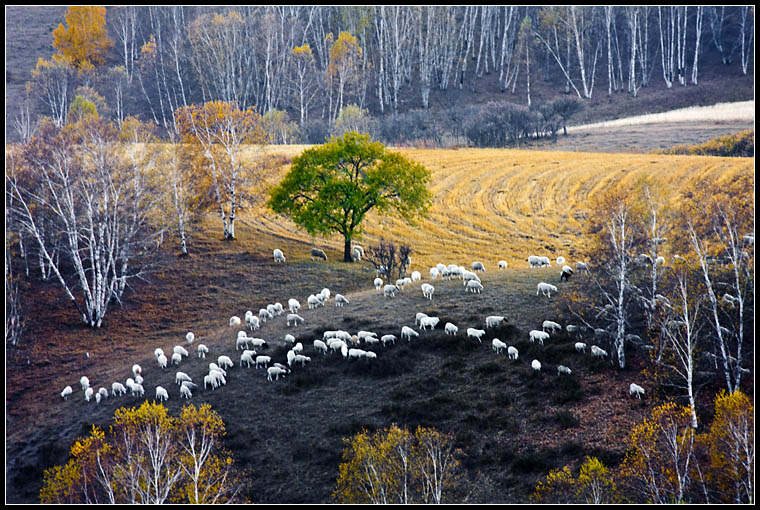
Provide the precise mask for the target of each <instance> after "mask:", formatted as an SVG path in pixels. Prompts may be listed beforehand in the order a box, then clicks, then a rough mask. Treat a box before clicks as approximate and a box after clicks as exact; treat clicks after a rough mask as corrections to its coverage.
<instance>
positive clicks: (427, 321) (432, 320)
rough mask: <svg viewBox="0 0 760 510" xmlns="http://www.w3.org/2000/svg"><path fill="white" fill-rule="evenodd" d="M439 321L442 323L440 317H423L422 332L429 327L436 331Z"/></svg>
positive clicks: (421, 320)
mask: <svg viewBox="0 0 760 510" xmlns="http://www.w3.org/2000/svg"><path fill="white" fill-rule="evenodd" d="M438 321H440V319H439V318H438V317H423V318H421V319H420V330H424V329H427V328H428V326H430V329H435V327H436V326H437V325H438Z"/></svg>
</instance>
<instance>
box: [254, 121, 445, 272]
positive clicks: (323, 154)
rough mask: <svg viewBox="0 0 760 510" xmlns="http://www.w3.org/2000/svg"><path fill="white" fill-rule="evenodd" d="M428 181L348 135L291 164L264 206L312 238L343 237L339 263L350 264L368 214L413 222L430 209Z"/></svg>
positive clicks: (422, 172) (362, 138)
mask: <svg viewBox="0 0 760 510" xmlns="http://www.w3.org/2000/svg"><path fill="white" fill-rule="evenodd" d="M430 180H431V177H430V171H429V170H427V169H426V168H425V167H424V166H422V165H421V164H419V163H416V162H414V161H410V160H408V159H406V158H405V157H403V156H402V155H401V154H398V153H395V152H390V151H387V150H386V148H385V146H383V144H381V143H380V142H373V141H372V140H371V139H370V137H369V135H367V134H359V133H357V132H355V131H349V132H348V133H346V134H344V135H343V136H342V137H340V138H335V137H333V138H331V139H330V141H329V142H327V143H325V144H324V145H321V146H319V147H315V148H312V149H307V150H305V151H304V152H303V153H302V154H301V155H300V156H297V157H296V158H294V160H293V164H292V166H291V168H290V171H289V172H288V174H287V175H286V176H285V178H284V179H283V180H282V181H281V182H280V184H278V185H277V186H276V187H274V188H273V189H272V190H271V191H270V196H269V201H268V203H267V205H268V206H269V207H270V208H271V209H272V210H273V211H274V212H276V213H281V214H285V215H287V216H289V217H290V218H291V219H292V220H293V221H294V222H295V223H297V224H298V225H300V226H301V227H303V228H304V229H306V231H307V232H309V233H310V234H312V235H314V234H320V235H324V236H328V235H330V234H332V233H339V234H341V235H342V236H343V237H344V240H345V246H344V257H343V260H344V261H345V262H351V240H352V239H353V238H354V237H355V236H357V235H358V234H360V233H361V222H362V220H363V219H364V218H365V216H366V214H367V213H368V212H369V211H370V210H372V209H374V210H376V211H377V212H378V213H380V214H388V213H391V212H392V213H394V214H398V215H400V216H401V217H402V218H403V219H404V220H406V221H408V222H410V223H411V222H413V221H414V219H415V217H416V216H418V215H421V214H424V213H425V211H426V210H427V208H428V207H429V205H430V202H431V200H432V198H431V197H432V194H431V193H430V191H429V190H428V188H427V186H428V184H429V183H430Z"/></svg>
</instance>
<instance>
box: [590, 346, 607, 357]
mask: <svg viewBox="0 0 760 510" xmlns="http://www.w3.org/2000/svg"><path fill="white" fill-rule="evenodd" d="M591 354H592V355H594V356H596V357H597V358H604V357H606V356H607V351H605V350H604V349H602V348H600V347H597V346H596V345H592V346H591Z"/></svg>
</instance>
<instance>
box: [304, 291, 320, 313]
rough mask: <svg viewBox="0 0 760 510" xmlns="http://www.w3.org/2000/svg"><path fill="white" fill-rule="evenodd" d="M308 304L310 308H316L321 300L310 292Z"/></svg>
mask: <svg viewBox="0 0 760 510" xmlns="http://www.w3.org/2000/svg"><path fill="white" fill-rule="evenodd" d="M306 305H307V306H308V307H309V310H313V309H314V308H316V307H318V306H319V300H318V299H317V296H315V295H314V294H310V295H309V297H308V298H306Z"/></svg>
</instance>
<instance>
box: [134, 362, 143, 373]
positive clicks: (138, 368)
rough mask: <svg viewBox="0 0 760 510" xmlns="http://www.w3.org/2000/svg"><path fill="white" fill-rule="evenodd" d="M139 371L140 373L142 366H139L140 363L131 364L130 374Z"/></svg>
mask: <svg viewBox="0 0 760 510" xmlns="http://www.w3.org/2000/svg"><path fill="white" fill-rule="evenodd" d="M141 373H142V367H140V365H138V364H137V363H135V364H134V365H132V375H137V374H141Z"/></svg>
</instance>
